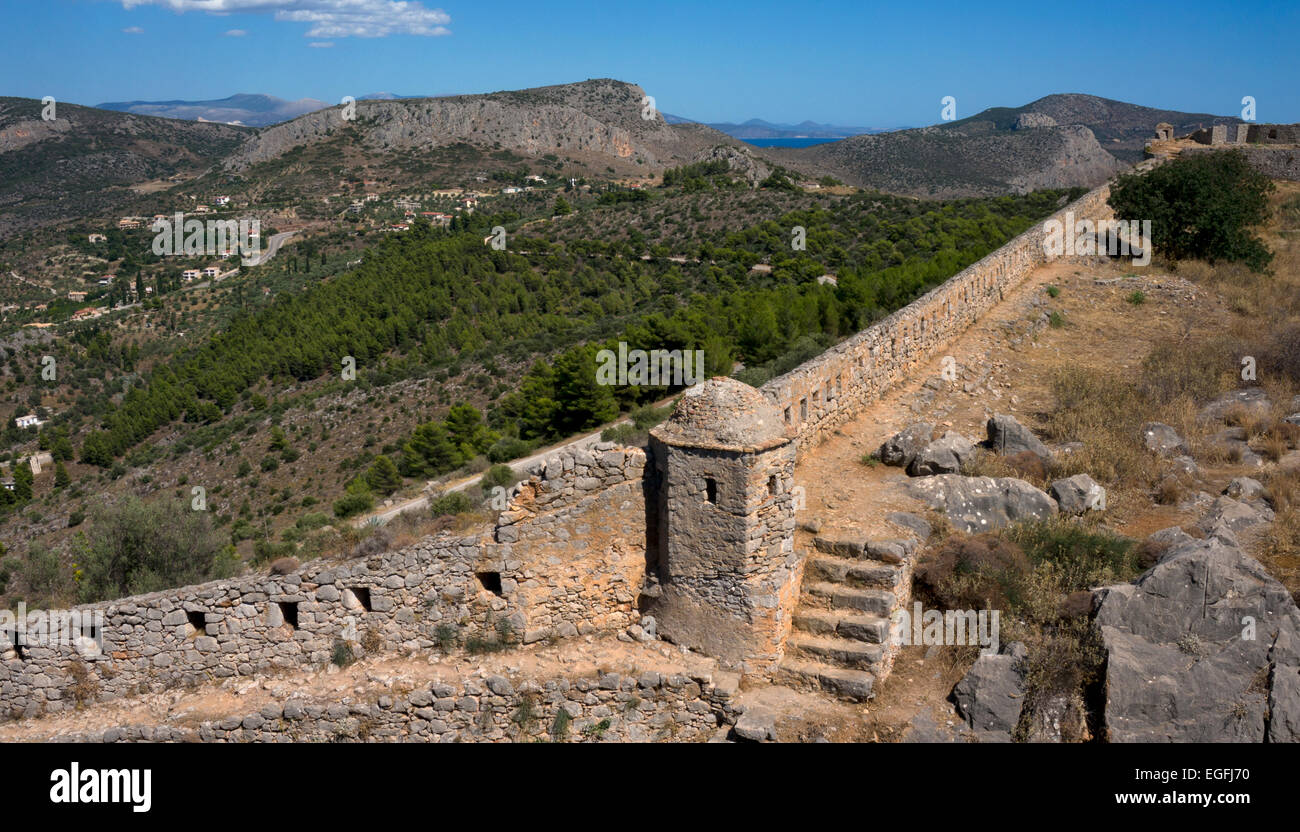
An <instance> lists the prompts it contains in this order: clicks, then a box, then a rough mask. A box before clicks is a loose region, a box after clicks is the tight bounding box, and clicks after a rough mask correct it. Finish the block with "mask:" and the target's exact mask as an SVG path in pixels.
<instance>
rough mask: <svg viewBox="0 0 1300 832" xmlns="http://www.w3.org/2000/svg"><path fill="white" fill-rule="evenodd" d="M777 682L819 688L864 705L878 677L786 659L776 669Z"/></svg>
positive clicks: (810, 662)
mask: <svg viewBox="0 0 1300 832" xmlns="http://www.w3.org/2000/svg"><path fill="white" fill-rule="evenodd" d="M776 679H777V681H778V682H789V683H793V684H795V685H798V686H812V687H818V688H821V689H822V690H824V691H826V692H828V693H833V694H835V695H836V696H840V697H843V698H845V699H850V700H852V701H854V702H865V701H866V700H868V699H870V698H871V696H872V689H873V688H874V686H875V683H876V677H875V676H873V675H872V674H871V673H870V672H868V671H866V670H852V669H849V668H845V667H835V666H833V665H828V664H823V663H821V662H814V661H802V660H799V659H792V658H786V659H785V660H783V661H782V662H781V665H780V666H779V667H778V668H777V672H776Z"/></svg>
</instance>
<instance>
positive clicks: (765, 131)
mask: <svg viewBox="0 0 1300 832" xmlns="http://www.w3.org/2000/svg"><path fill="white" fill-rule="evenodd" d="M422 97H425V96H416V95H396V94H394V93H391V92H376V93H370V94H368V95H359V96H357V100H358V101H398V100H401V99H405V98H422ZM335 103H337V102H334V103H330V102H326V101H321V100H320V99H317V98H300V99H298V100H297V101H287V100H285V99H283V98H276V97H275V96H273V95H263V94H261V93H240V94H238V95H232V96H230V97H229V98H218V99H214V100H211V101H181V100H176V101H108V102H105V103H103V104H96V105H95V106H96V107H98V108H99V109H101V110H116V111H117V112H120V113H135V114H136V115H142V116H159V117H162V118H178V119H183V120H186V121H215V122H220V123H222V124H240V125H244V126H246V127H268V126H270V125H272V124H279V123H281V122H285V121H292V120H293V119H295V118H297V117H298V116H301V115H306V114H307V113H314V112H316V111H317V110H323V109H325V108H326V107H331V106H334V104H335ZM663 117H664V121H666V122H667V123H668V124H703V125H704V126H706V127H712V128H713V129H714V130H717V131H718V132H720V133H726V134H727V135H728V136H731V137H732V138H736V139H794V138H810V139H843V138H847V137H848V136H860V135H863V134H867V133H883V132H885V131H887V130H892V129H897V128H890V127H844V126H841V125H836V124H819V123H817V122H815V121H803V122H800V123H799V124H777V123H773V122H770V121H764V120H763V119H761V118H751V119H750V120H749V121H746V122H743V123H741V124H732V123H730V122H718V123H709V122H703V121H697V120H696V119H693V118H684V117H682V116H675V115H670V114H669V113H663Z"/></svg>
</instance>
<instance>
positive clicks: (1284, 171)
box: [1182, 128, 1300, 182]
mask: <svg viewBox="0 0 1300 832" xmlns="http://www.w3.org/2000/svg"><path fill="white" fill-rule="evenodd" d="M1252 129H1253V128H1252ZM1222 149H1223V148H1211V147H1189V148H1186V149H1184V150H1183V153H1182V155H1184V156H1191V155H1194V154H1196V153H1215V152H1218V151H1220V150H1222ZM1234 149H1235V150H1237V151H1238V152H1239V153H1243V154H1245V156H1246V161H1248V162H1250V165H1251V167H1253V168H1255V170H1257V171H1259V172H1260V173H1262V174H1264V175H1265V176H1267V177H1268V178H1269V179H1286V180H1289V181H1291V182H1300V147H1272V146H1268V145H1254V144H1247V145H1242V146H1240V147H1236V148H1234Z"/></svg>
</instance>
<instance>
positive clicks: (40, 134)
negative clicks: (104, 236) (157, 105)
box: [0, 98, 252, 236]
mask: <svg viewBox="0 0 1300 832" xmlns="http://www.w3.org/2000/svg"><path fill="white" fill-rule="evenodd" d="M41 115H42V105H41V102H40V101H35V100H32V99H25V98H0V236H3V235H7V234H9V233H12V232H14V231H16V230H19V229H22V228H27V227H32V226H36V225H41V224H44V223H48V222H52V221H58V220H61V219H68V218H73V217H88V216H94V215H95V214H97V213H100V212H103V211H106V210H109V209H110V208H113V207H116V206H120V205H122V204H123V203H124V202H127V201H130V200H131V199H132V198H133V197H134V196H135V194H134V193H133V192H132V191H131V187H132V186H140V185H142V184H143V183H147V182H151V181H157V180H165V179H166V178H167V177H171V176H176V175H178V174H190V173H196V172H199V171H201V170H204V169H206V168H208V167H211V166H213V165H214V164H216V163H217V162H219V161H220V160H221V159H223V158H224V157H225V156H226V155H227V154H229V153H230V152H232V151H233V150H234V149H235V148H236V147H238V146H239V145H240V144H242V143H243V142H244V141H245V140H246V139H247V138H248V137H249V136H250V135H251V133H252V131H250V130H248V129H245V128H240V127H230V126H227V125H224V124H202V123H198V122H185V121H177V120H173V119H162V118H153V117H149V116H138V115H133V114H129V113H117V112H112V111H109V110H97V109H94V108H92V107H81V106H78V105H76V104H58V105H56V107H55V111H54V115H55V118H54V119H52V120H50V121H46V120H44V119H42V118H41Z"/></svg>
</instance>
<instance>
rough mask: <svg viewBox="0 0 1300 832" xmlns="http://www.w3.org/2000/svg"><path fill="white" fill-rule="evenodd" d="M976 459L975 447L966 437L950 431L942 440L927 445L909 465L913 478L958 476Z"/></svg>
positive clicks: (909, 471)
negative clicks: (944, 475)
mask: <svg viewBox="0 0 1300 832" xmlns="http://www.w3.org/2000/svg"><path fill="white" fill-rule="evenodd" d="M974 458H975V446H974V445H973V444H972V443H971V442H970V440H968V439H967V438H966V437H964V436H962V435H961V434H959V433H955V432H953V431H948V432H947V433H945V434H944V435H943V437H942V438H941V439H936V440H934V441H933V442H931V443H930V444H929V445H926V446H925V448H923V449H922V450H921V451H920V452H919V453H917V454H916V456H914V457H912V460H911V462H909V463H908V465H907V474H908V476H912V477H930V476H934V475H935V474H957V473H960V472H961V469H962V466H964V465H966V464H968V463H970V462H971V461H972V460H973V459H974Z"/></svg>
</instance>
